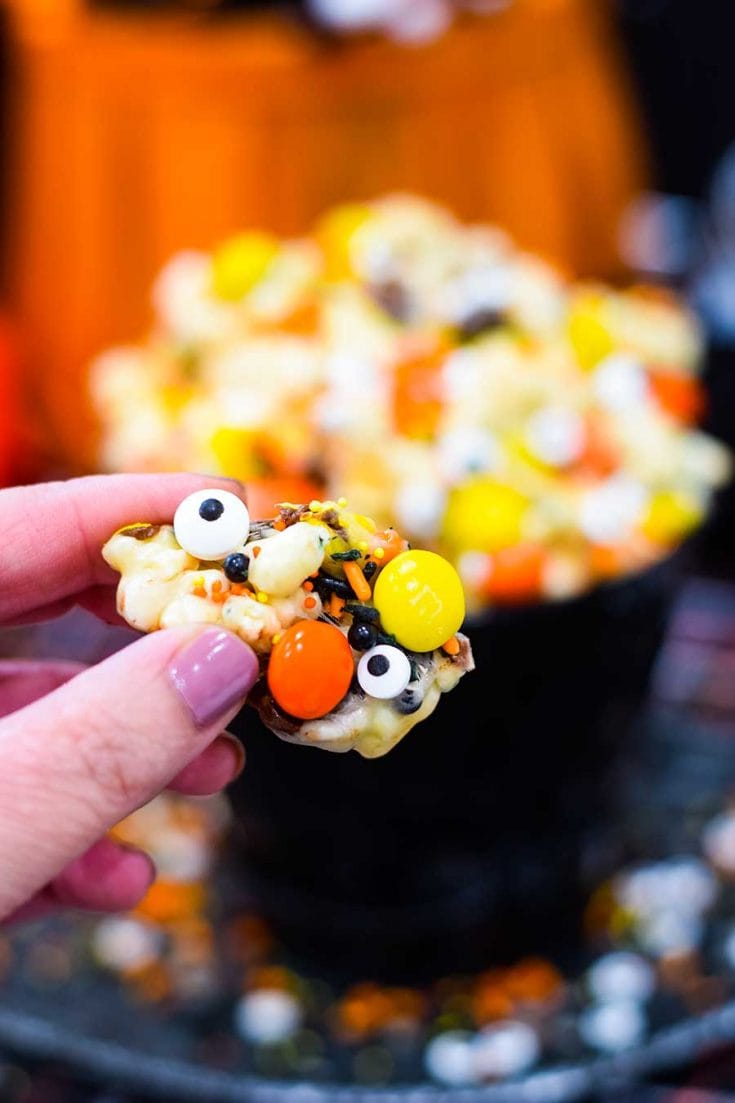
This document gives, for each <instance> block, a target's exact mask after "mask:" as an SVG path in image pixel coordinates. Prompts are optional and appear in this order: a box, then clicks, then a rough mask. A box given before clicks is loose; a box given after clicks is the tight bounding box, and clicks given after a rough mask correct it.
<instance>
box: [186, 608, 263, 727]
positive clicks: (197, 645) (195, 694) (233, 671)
mask: <svg viewBox="0 0 735 1103" xmlns="http://www.w3.org/2000/svg"><path fill="white" fill-rule="evenodd" d="M169 672H170V674H171V680H172V681H173V684H174V685H175V686H176V688H177V690H178V691H179V693H180V694H181V696H182V697H183V698H184V701H185V702H186V704H187V705H188V707H189V710H190V712H191V714H192V716H193V717H194V720H195V722H196V723H197V724H198V725H199V727H202V728H203V727H206V726H207V725H209V724H213V723H214V722H215V721H216V720H217V719H218V718H219V717H221V716H224V714H225V713H227V712H228V711H229V710H230V709H231V708H232V706H233V705H235V704H237V702H238V701H241V700H242V699H243V698H244V697H246V696H247V694H248V693H249V692H250V690H251V689H252V688H253V686H254V685H255V682H256V681H257V678H258V660H257V658H256V657H255V654H254V652H253V651H252V650H251V648H249V647H248V645H247V644H246V643H243V642H242V640H240V639H238V638H237V636H233V635H232V633H231V632H223V631H222V630H221V629H219V628H210V629H208V630H207V631H206V632H203V633H202V635H201V636H198V637H197V638H196V639H195V640H194V642H193V643H190V644H187V646H186V647H184V648H182V650H181V651H179V653H178V655H177V656H176V658H175V659H174V661H173V662H172V663H171V665H170V667H169Z"/></svg>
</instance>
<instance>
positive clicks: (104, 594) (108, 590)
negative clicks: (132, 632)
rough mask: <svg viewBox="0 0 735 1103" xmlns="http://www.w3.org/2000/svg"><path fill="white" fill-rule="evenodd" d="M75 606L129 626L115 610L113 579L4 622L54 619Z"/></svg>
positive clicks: (31, 621)
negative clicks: (105, 584)
mask: <svg viewBox="0 0 735 1103" xmlns="http://www.w3.org/2000/svg"><path fill="white" fill-rule="evenodd" d="M77 606H78V607H79V608H81V609H87V610H88V611H89V612H90V613H93V614H94V616H96V617H98V618H99V620H103V621H105V622H106V623H107V624H114V625H116V626H117V627H119V628H128V627H129V625H128V623H127V621H126V620H124V619H123V618H122V617H121V616H120V615H119V613H118V611H117V603H116V599H115V584H114V580H113V582H112V583H111V584H110V585H108V586H89V587H88V588H87V589H86V590H82V591H81V593H78V594H72V595H71V596H70V597H63V598H60V599H59V601H51V602H49V603H48V604H47V605H39V606H38V607H37V608H35V609H29V610H27V611H26V612H23V613H19V614H18V615H17V616H14V617H11V618H10V619H9V620H6V621H5V623H6V624H8V625H13V626H14V627H17V626H20V625H25V624H41V623H43V622H44V621H47V620H55V619H56V618H57V617H61V616H63V615H64V613H68V612H69V610H70V609H74V608H76V607H77Z"/></svg>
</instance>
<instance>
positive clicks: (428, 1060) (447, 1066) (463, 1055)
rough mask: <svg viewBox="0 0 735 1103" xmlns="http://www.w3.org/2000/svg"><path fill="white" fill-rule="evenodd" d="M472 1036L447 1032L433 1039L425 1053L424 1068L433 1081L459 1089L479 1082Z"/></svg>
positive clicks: (457, 1031) (457, 1032)
mask: <svg viewBox="0 0 735 1103" xmlns="http://www.w3.org/2000/svg"><path fill="white" fill-rule="evenodd" d="M472 1041H473V1036H472V1034H470V1033H468V1032H467V1031H465V1030H447V1031H445V1032H444V1033H443V1034H437V1036H436V1038H432V1040H431V1041H430V1042H429V1044H428V1045H427V1047H426V1050H425V1051H424V1068H425V1069H426V1071H427V1073H428V1074H429V1076H430V1077H431V1078H432V1079H433V1080H438V1081H439V1083H440V1084H446V1085H447V1086H448V1087H452V1088H459V1087H462V1085H466V1084H473V1083H475V1082H476V1080H477V1075H476V1072H475V1060H474V1054H473V1050H472Z"/></svg>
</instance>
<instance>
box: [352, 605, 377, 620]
mask: <svg viewBox="0 0 735 1103" xmlns="http://www.w3.org/2000/svg"><path fill="white" fill-rule="evenodd" d="M345 612H346V613H349V614H350V615H351V616H353V617H354V618H355V620H369V621H376V620H377V619H378V615H379V614H378V610H377V609H373V607H372V605H356V604H355V603H354V602H348V603H347V604H346V605H345Z"/></svg>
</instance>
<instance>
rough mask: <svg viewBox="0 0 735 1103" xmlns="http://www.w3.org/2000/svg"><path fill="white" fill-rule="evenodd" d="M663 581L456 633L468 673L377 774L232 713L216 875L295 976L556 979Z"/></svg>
mask: <svg viewBox="0 0 735 1103" xmlns="http://www.w3.org/2000/svg"><path fill="white" fill-rule="evenodd" d="M672 577H673V570H672V565H671V563H670V562H666V563H663V564H660V565H658V566H657V567H655V568H653V569H650V570H648V571H646V572H644V573H642V574H640V575H638V576H635V577H630V578H627V579H623V580H620V581H618V582H616V583H612V584H609V585H606V586H603V587H601V588H599V589H597V590H595V591H593V592H591V593H589V594H586V595H584V596H582V597H579V598H576V599H574V600H568V601H564V602H560V603H556V604H543V605H535V606H531V607H524V608H518V609H506V610H499V611H497V612H495V613H493V614H492V616H490V617H489V618H488V619H487V620H486V621H483V622H482V623H478V624H475V625H470V627H469V633H470V635H471V638H472V643H473V649H474V652H475V658H476V663H477V670H476V672H475V673H473V674H470V675H468V676H467V677H465V678H464V679H463V681H462V682H461V683H460V686H459V687H458V688H457V689H456V690H455V691H454V692H453V693H452V694H451V696H449V697H446V698H444V699H443V700H442V702H441V703H440V705H439V707H438V709H437V710H436V712H435V713H434V715H433V716H432V717H431V718H430V719H429V720H428V721H426V722H425V723H424V724H422V725H421V726H420V727H418V728H417V729H416V730H415V731H413V732H411V733H410V734H409V735H408V736H407V737H406V738H405V740H404V741H403V742H402V743H401V744H399V745H398V747H396V748H395V749H394V750H393V751H392V752H391V753H390V754H389V755H387V756H386V757H385V758H382V759H377V760H372V761H366V760H364V759H362V758H360V757H359V756H358V755H357V754H355V753H352V752H350V753H348V754H328V753H326V752H323V751H320V750H317V749H313V748H304V747H298V746H291V745H288V744H286V743H283V742H281V741H280V740H278V739H277V738H276V737H275V736H273V735H272V734H271V733H270V732H268V731H266V730H265V729H264V728H263V727H262V726H261V725H260V724H259V722H258V720H257V718H256V715H255V713H254V712H253V711H252V710H249V709H246V710H245V711H244V712H243V713H241V715H240V716H239V717H238V719H237V721H236V722H235V727H234V730H235V731H236V732H237V733H238V734H239V735H241V737H242V738H243V739H244V741H245V743H246V745H247V752H248V769H247V770H246V771H245V773H244V774H243V776H242V778H241V779H240V780H239V781H238V782H237V784H236V785H235V786H234V788H233V789H232V791H231V800H232V803H233V807H234V810H235V813H236V821H237V822H236V828H235V831H234V834H233V843H232V846H233V853H232V861H233V862H234V863H235V868H236V870H237V873H238V877H240V878H241V883H242V892H243V894H246V895H247V897H248V898H249V900H250V901H251V902H254V903H255V905H256V906H257V908H258V909H259V911H260V912H261V913H262V914H263V915H264V916H265V917H266V918H267V919H268V921H269V922H270V923H271V924H272V926H273V927H274V929H275V931H276V932H277V933H278V935H279V936H280V938H281V939H282V940H283V942H284V944H285V945H286V946H287V947H288V948H289V949H290V950H292V951H293V953H294V954H295V955H296V958H297V960H298V961H299V964H301V965H305V966H306V967H309V966H313V967H316V968H318V969H320V970H321V971H322V973H323V975H328V976H330V975H331V976H338V977H339V978H340V979H352V978H359V977H371V978H374V979H382V980H387V981H394V982H395V981H411V982H420V981H422V980H425V979H429V978H432V977H436V976H440V975H442V974H446V973H448V972H453V971H465V970H473V969H476V968H481V967H483V966H487V964H488V963H489V962H498V961H503V960H510V959H513V958H517V957H519V956H522V955H527V954H529V953H541V954H551V955H552V956H553V958H554V959H555V960H557V961H559V960H562V961H563V960H564V951H565V949H569V950H570V951H571V949H572V948H573V947H575V946H577V945H578V943H579V933H580V916H581V912H582V900H583V897H584V894H585V891H586V890H587V888H588V887H589V884H590V883H592V881H594V880H599V878H600V877H601V876H604V874H605V873H606V872H607V869H608V868H612V867H613V866H614V864H615V861H616V859H617V858H619V855H617V854H616V853H615V850H614V846H612V845H611V836H609V835H608V834H607V831H606V829H607V827H608V825H609V818H608V813H609V810H610V805H611V796H612V791H613V789H614V781H613V779H614V772H615V767H616V765H617V764H618V763H619V761H620V759H621V752H622V751H623V750H624V748H625V745H626V734H627V733H628V732H629V731H630V728H631V722H632V720H633V718H634V717H635V715H636V712H637V710H638V708H639V705H640V703H641V701H642V699H643V696H644V693H645V690H646V685H647V682H648V677H649V673H650V670H651V666H652V663H653V660H654V657H655V655H656V651H657V649H658V647H659V644H660V642H661V639H662V636H663V631H664V627H665V621H666V611H667V608H668V604H669V598H670V594H671V588H672V587H671V583H672Z"/></svg>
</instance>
